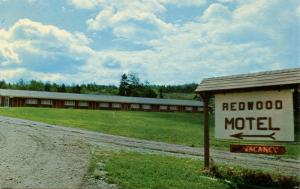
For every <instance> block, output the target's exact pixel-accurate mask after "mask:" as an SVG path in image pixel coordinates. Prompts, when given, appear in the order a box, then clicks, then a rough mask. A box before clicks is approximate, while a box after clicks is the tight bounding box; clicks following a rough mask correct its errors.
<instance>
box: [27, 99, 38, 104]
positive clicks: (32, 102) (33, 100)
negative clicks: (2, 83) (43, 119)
mask: <svg viewBox="0 0 300 189" xmlns="http://www.w3.org/2000/svg"><path fill="white" fill-rule="evenodd" d="M25 103H26V104H38V100H37V99H26V101H25Z"/></svg>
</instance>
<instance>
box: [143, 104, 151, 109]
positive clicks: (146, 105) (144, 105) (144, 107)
mask: <svg viewBox="0 0 300 189" xmlns="http://www.w3.org/2000/svg"><path fill="white" fill-rule="evenodd" d="M142 107H143V109H144V110H150V109H151V106H150V105H149V104H143V106H142Z"/></svg>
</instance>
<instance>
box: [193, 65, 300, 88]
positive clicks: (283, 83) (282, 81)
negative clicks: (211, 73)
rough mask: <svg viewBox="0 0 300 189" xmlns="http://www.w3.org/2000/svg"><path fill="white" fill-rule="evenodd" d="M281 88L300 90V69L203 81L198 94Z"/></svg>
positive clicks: (213, 78)
mask: <svg viewBox="0 0 300 189" xmlns="http://www.w3.org/2000/svg"><path fill="white" fill-rule="evenodd" d="M276 87H277V88H278V87H279V88H280V87H298V88H300V68H292V69H283V70H275V71H267V72H257V73H250V74H240V75H233V76H224V77H212V78H207V79H203V80H202V82H201V83H200V84H199V85H198V87H197V89H196V92H197V93H203V92H224V91H233V90H242V89H243V90H251V89H265V88H276Z"/></svg>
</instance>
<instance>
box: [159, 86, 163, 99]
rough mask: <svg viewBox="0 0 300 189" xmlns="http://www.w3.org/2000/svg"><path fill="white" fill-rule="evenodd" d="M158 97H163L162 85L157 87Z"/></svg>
mask: <svg viewBox="0 0 300 189" xmlns="http://www.w3.org/2000/svg"><path fill="white" fill-rule="evenodd" d="M159 98H164V95H163V89H162V87H160V88H159Z"/></svg>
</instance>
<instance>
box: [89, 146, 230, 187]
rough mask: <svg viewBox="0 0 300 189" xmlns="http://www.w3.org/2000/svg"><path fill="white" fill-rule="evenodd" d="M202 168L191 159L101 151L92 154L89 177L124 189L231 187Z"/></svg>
mask: <svg viewBox="0 0 300 189" xmlns="http://www.w3.org/2000/svg"><path fill="white" fill-rule="evenodd" d="M99 163H100V164H99ZM202 166H203V162H202V161H200V160H195V159H190V158H176V157H168V156H160V155H150V154H140V153H132V152H131V153H129V152H103V151H102V152H96V153H95V154H94V155H93V158H92V160H91V164H90V169H89V175H92V176H93V177H94V178H96V179H104V180H105V181H106V182H108V183H113V184H117V185H118V187H120V188H124V189H126V188H128V189H129V188H130V189H146V188H147V189H150V188H153V189H163V188H165V189H166V188H174V189H175V188H186V189H190V188H195V189H196V188H199V189H200V188H201V189H219V188H222V189H227V188H228V189H229V188H230V186H229V184H227V183H225V182H223V181H221V180H218V179H213V178H211V177H209V176H206V175H205V173H204V172H203V170H202V169H201V167H202ZM103 171H105V172H106V174H103Z"/></svg>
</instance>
